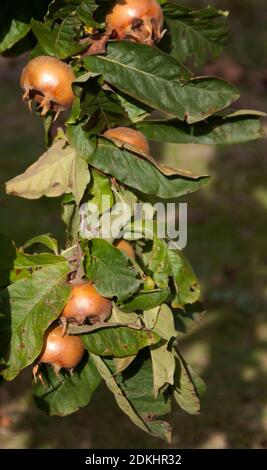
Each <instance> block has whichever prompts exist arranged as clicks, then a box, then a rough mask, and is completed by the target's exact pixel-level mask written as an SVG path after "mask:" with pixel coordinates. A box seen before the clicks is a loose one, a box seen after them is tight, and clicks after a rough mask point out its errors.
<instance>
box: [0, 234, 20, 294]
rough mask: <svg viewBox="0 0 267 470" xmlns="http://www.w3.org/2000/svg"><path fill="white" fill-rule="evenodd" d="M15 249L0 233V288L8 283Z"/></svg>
mask: <svg viewBox="0 0 267 470" xmlns="http://www.w3.org/2000/svg"><path fill="white" fill-rule="evenodd" d="M15 258H16V247H15V245H14V243H13V242H12V241H11V240H10V239H9V238H8V237H6V236H5V235H4V234H3V233H0V288H1V287H6V286H7V285H8V284H9V283H10V275H11V272H12V271H13V268H14V261H15Z"/></svg>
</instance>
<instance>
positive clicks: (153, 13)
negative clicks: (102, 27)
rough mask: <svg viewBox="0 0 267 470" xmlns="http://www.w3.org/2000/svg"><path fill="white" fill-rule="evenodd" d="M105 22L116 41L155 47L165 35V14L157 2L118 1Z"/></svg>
mask: <svg viewBox="0 0 267 470" xmlns="http://www.w3.org/2000/svg"><path fill="white" fill-rule="evenodd" d="M105 22H106V31H107V33H108V34H112V37H113V38H114V39H128V40H131V41H135V42H141V43H143V44H148V45H153V44H155V43H157V42H159V41H160V39H161V38H162V37H163V34H164V31H163V23H164V17H163V12H162V9H161V7H160V5H159V3H158V2H157V0H142V1H140V0H118V1H117V2H116V3H115V5H114V6H113V7H112V8H111V9H110V11H109V12H108V14H107V16H106V20H105Z"/></svg>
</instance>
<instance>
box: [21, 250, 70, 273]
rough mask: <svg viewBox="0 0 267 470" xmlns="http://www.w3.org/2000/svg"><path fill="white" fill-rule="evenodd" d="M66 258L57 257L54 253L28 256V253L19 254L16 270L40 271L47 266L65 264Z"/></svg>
mask: <svg viewBox="0 0 267 470" xmlns="http://www.w3.org/2000/svg"><path fill="white" fill-rule="evenodd" d="M65 262H66V260H65V258H63V257H62V256H55V255H53V254H52V253H40V254H38V255H28V254H27V253H21V252H18V253H17V257H16V259H15V262H14V268H15V269H32V270H35V269H40V268H44V267H47V266H53V265H58V264H62V263H63V264H64V263H65Z"/></svg>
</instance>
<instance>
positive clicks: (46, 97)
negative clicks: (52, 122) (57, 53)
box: [20, 56, 75, 117]
mask: <svg viewBox="0 0 267 470" xmlns="http://www.w3.org/2000/svg"><path fill="white" fill-rule="evenodd" d="M73 80H75V75H74V73H73V72H72V70H71V68H70V67H69V66H68V65H67V64H65V63H64V62H62V61H61V60H58V59H56V58H55V57H48V56H40V57H36V58H35V59H33V60H31V61H30V62H29V63H28V64H27V65H26V67H25V68H24V69H23V71H22V74H21V77H20V85H21V87H22V88H23V90H24V95H23V99H24V100H25V101H27V102H28V105H29V108H30V109H31V104H32V101H33V100H35V101H37V103H39V106H38V108H40V109H41V110H42V112H41V114H42V116H44V115H45V114H46V113H47V112H48V111H49V110H52V111H55V112H56V113H57V114H56V117H57V116H58V114H59V113H60V111H63V110H64V109H67V108H68V107H69V106H71V105H72V103H73V100H74V94H73V91H72V88H71V85H72V82H73Z"/></svg>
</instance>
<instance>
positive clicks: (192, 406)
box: [174, 355, 200, 415]
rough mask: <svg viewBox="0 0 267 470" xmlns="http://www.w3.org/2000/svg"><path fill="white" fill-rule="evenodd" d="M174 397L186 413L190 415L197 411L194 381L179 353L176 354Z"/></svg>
mask: <svg viewBox="0 0 267 470" xmlns="http://www.w3.org/2000/svg"><path fill="white" fill-rule="evenodd" d="M195 380H196V378H195ZM174 398H175V400H176V402H177V404H178V405H179V406H180V407H181V408H182V409H183V410H184V411H186V412H187V413H190V414H192V415H194V414H198V413H199V411H200V401H199V396H198V394H197V391H196V388H195V385H194V381H193V379H192V377H191V374H190V372H189V369H188V367H187V365H186V364H185V362H184V360H182V359H181V357H180V356H179V355H176V370H175V381H174Z"/></svg>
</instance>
